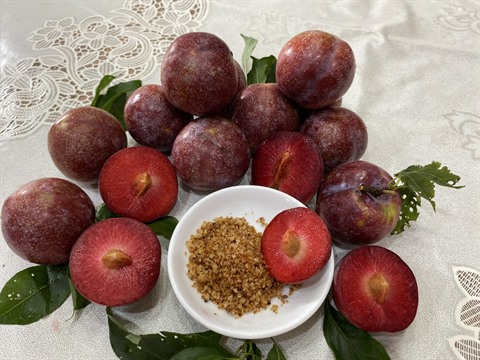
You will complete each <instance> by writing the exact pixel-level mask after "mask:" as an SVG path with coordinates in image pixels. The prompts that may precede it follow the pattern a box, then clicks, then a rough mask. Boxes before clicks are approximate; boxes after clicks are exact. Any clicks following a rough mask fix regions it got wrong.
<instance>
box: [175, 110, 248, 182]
mask: <svg viewBox="0 0 480 360" xmlns="http://www.w3.org/2000/svg"><path fill="white" fill-rule="evenodd" d="M172 162H173V165H174V166H175V168H176V170H177V174H178V176H179V177H180V178H181V180H182V181H183V182H184V183H185V184H186V185H188V186H189V187H190V188H192V189H196V190H207V191H209V190H218V189H221V188H224V187H228V186H232V185H236V184H237V183H239V182H240V181H241V180H242V178H243V176H244V175H245V173H246V172H247V170H248V167H249V165H250V151H249V148H248V142H247V139H246V137H245V135H244V134H243V132H242V130H241V129H240V128H239V127H238V126H237V125H235V124H234V123H233V122H232V121H230V120H227V119H224V118H221V117H218V116H207V117H201V118H198V119H196V120H193V121H191V122H190V123H188V124H187V125H186V126H185V127H184V128H183V129H182V131H180V133H179V134H178V136H177V138H176V139H175V142H174V143H173V147H172Z"/></svg>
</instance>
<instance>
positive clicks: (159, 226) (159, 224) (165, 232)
mask: <svg viewBox="0 0 480 360" xmlns="http://www.w3.org/2000/svg"><path fill="white" fill-rule="evenodd" d="M177 224H178V220H177V219H176V218H175V217H173V216H164V217H162V218H160V219H157V220H155V221H152V222H150V223H148V224H147V225H148V227H149V228H150V229H152V230H153V232H154V233H155V234H156V235H161V236H163V237H165V238H167V239H168V240H170V239H171V238H172V234H173V231H174V230H175V227H176V226H177Z"/></svg>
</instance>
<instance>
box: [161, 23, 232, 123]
mask: <svg viewBox="0 0 480 360" xmlns="http://www.w3.org/2000/svg"><path fill="white" fill-rule="evenodd" d="M161 82H162V86H163V89H164V90H165V95H166V97H167V99H168V100H169V101H170V103H171V104H172V105H173V106H175V107H176V108H178V109H180V110H183V111H185V112H187V113H189V114H193V115H198V116H202V115H210V114H215V113H218V112H220V111H221V110H223V109H224V108H225V107H226V106H227V105H228V104H229V103H230V102H231V101H232V99H233V98H234V96H235V94H236V92H237V88H238V74H237V67H236V63H235V60H234V59H233V56H232V52H231V51H230V49H229V47H228V45H227V44H226V43H225V42H224V41H223V40H222V39H220V38H219V37H217V36H216V35H213V34H210V33H206V32H191V33H187V34H183V35H180V36H178V37H177V38H176V39H175V40H174V41H173V42H172V43H171V44H170V46H169V47H168V49H167V51H166V52H165V56H164V58H163V62H162V68H161Z"/></svg>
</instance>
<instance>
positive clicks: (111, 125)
mask: <svg viewBox="0 0 480 360" xmlns="http://www.w3.org/2000/svg"><path fill="white" fill-rule="evenodd" d="M125 147H127V135H126V134H125V131H124V130H123V128H122V126H121V125H120V122H119V121H118V120H117V119H116V118H115V117H114V116H113V115H111V114H110V113H108V112H106V111H105V110H102V109H99V108H95V107H91V106H84V107H79V108H75V109H72V110H69V111H67V112H66V113H65V114H64V115H63V116H62V117H61V118H60V119H59V120H58V121H57V122H56V123H55V124H53V125H52V127H51V128H50V130H49V132H48V151H49V153H50V156H51V158H52V160H53V162H54V164H55V166H56V167H57V168H58V169H59V170H60V171H61V172H62V173H63V174H64V175H65V176H67V177H68V178H70V179H72V180H76V181H80V182H92V183H93V182H96V181H97V180H98V175H99V173H100V170H101V169H102V166H103V164H104V163H105V161H106V160H107V159H108V158H109V157H110V156H111V155H112V154H114V153H116V152H117V151H119V150H121V149H123V148H125Z"/></svg>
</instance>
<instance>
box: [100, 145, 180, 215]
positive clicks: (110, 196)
mask: <svg viewBox="0 0 480 360" xmlns="http://www.w3.org/2000/svg"><path fill="white" fill-rule="evenodd" d="M98 188H99V191H100V195H101V196H102V199H103V201H104V202H105V204H106V205H107V207H108V208H109V209H110V210H112V211H113V212H114V213H115V214H117V215H121V216H125V217H130V218H133V219H136V220H139V221H142V222H150V221H153V220H156V219H158V218H160V217H162V216H165V215H167V214H168V213H169V212H170V210H171V209H172V208H173V206H174V205H175V203H176V201H177V195H178V180H177V174H176V172H175V169H174V167H173V165H172V163H171V162H170V160H169V159H168V157H167V156H166V155H164V154H162V153H161V152H160V151H158V150H155V149H153V148H151V147H148V146H133V147H129V148H126V149H123V150H120V151H119V152H117V153H115V154H113V155H112V156H111V157H110V158H109V159H108V160H107V161H106V162H105V164H104V166H103V168H102V171H101V172H100V177H99V179H98Z"/></svg>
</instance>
